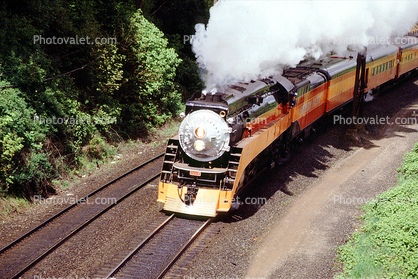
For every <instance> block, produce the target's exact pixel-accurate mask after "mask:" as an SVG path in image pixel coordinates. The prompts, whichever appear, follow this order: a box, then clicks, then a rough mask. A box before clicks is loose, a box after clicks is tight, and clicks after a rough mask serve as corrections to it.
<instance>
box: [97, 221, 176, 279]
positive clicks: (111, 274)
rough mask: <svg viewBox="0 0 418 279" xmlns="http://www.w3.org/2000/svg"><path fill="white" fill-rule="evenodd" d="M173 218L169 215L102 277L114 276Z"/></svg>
mask: <svg viewBox="0 0 418 279" xmlns="http://www.w3.org/2000/svg"><path fill="white" fill-rule="evenodd" d="M173 218H174V214H171V215H170V217H168V218H167V219H166V220H165V221H164V222H163V223H161V224H160V225H159V226H158V227H157V228H156V229H155V230H154V231H153V232H152V233H150V234H149V235H148V236H147V237H146V238H145V239H144V240H143V241H142V242H141V243H140V244H139V245H138V246H136V247H135V248H134V249H133V250H132V251H131V252H130V253H129V254H128V255H127V256H126V257H125V258H124V259H123V260H122V261H121V262H120V263H119V264H118V265H117V266H116V267H115V268H114V269H113V270H112V271H111V272H109V274H108V275H107V276H106V277H104V279H108V278H110V277H112V276H113V275H115V274H116V273H117V272H118V271H119V270H120V269H121V268H122V267H123V266H124V265H125V264H126V263H127V262H128V261H129V260H130V259H131V258H132V257H133V255H135V253H136V252H138V251H139V249H141V248H142V247H143V246H144V245H145V244H146V243H147V242H148V241H150V240H151V239H152V238H153V237H154V236H155V235H156V234H157V233H158V232H159V231H160V230H161V229H162V228H163V227H164V226H165V225H166V224H167V223H168V222H169V221H171V220H172V219H173Z"/></svg>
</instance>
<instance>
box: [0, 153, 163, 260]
mask: <svg viewBox="0 0 418 279" xmlns="http://www.w3.org/2000/svg"><path fill="white" fill-rule="evenodd" d="M164 154H165V153H161V154H159V155H157V156H156V157H154V158H152V159H150V160H148V161H146V162H144V163H142V164H140V165H138V166H136V167H135V168H133V169H131V170H130V171H127V172H125V173H124V174H122V175H120V176H118V177H117V178H115V179H113V180H112V181H110V182H108V183H106V184H105V185H103V186H101V187H99V188H97V189H96V190H94V191H93V192H91V193H89V194H87V195H86V196H84V197H82V198H80V199H79V200H77V201H76V202H75V203H73V204H71V205H69V206H68V207H66V208H64V209H63V210H61V211H60V212H58V213H57V214H55V215H54V216H52V217H50V218H48V219H47V220H45V221H44V222H42V223H41V224H39V225H37V226H36V227H34V228H32V229H31V230H29V231H28V232H26V233H24V234H23V235H21V236H20V237H18V238H16V239H15V240H13V241H12V242H10V243H9V244H7V245H6V246H4V247H3V248H1V249H0V254H2V253H4V252H5V251H7V250H9V249H10V248H11V247H12V246H14V245H15V244H17V243H19V242H21V241H22V240H23V239H25V238H26V237H28V236H30V235H31V234H33V233H34V232H36V231H37V230H39V229H41V228H42V227H44V226H45V225H46V224H48V223H50V222H51V221H53V220H54V219H56V218H58V217H59V216H61V215H63V214H64V213H65V212H67V211H69V210H70V209H72V208H74V207H76V206H77V205H79V204H80V203H83V202H84V201H86V200H88V199H89V198H90V197H91V196H93V195H95V194H97V193H98V192H100V191H102V190H104V189H105V188H107V187H109V186H110V185H112V184H114V183H115V182H116V181H118V180H120V179H122V178H124V177H125V176H127V175H129V174H131V173H133V172H134V171H137V170H138V169H140V168H142V167H143V166H145V165H148V164H149V163H151V162H153V161H155V160H157V159H158V158H160V157H162V156H164Z"/></svg>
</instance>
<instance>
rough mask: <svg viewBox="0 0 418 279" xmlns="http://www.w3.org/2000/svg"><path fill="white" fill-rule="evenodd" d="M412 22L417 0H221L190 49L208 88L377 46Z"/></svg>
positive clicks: (417, 13)
mask: <svg viewBox="0 0 418 279" xmlns="http://www.w3.org/2000/svg"><path fill="white" fill-rule="evenodd" d="M417 19H418V2H417V1H357V0H355V1H315V0H314V1H280V0H279V1H277V0H276V1H269V0H259V1H249V0H220V1H219V2H217V3H216V4H215V5H214V6H213V7H212V8H211V9H210V19H209V23H208V25H207V26H206V27H205V26H204V25H203V24H198V25H196V27H195V28H196V35H195V37H194V40H193V41H192V49H193V51H194V52H195V54H196V57H197V62H198V64H199V66H200V68H202V69H204V70H206V71H207V72H208V73H209V75H208V77H207V79H206V81H207V84H206V86H207V89H208V90H211V89H213V88H214V87H225V86H226V85H230V84H232V83H236V82H240V81H249V80H251V79H255V78H259V77H266V76H269V75H272V74H277V73H281V68H282V67H283V65H289V66H295V65H296V64H298V63H299V62H300V61H301V60H303V59H304V57H307V56H313V57H315V58H318V57H319V56H321V55H323V54H324V53H328V52H329V51H331V50H333V51H335V52H337V53H341V52H343V51H344V50H346V49H347V46H348V45H356V46H357V47H358V46H367V47H368V48H369V49H370V48H373V47H376V43H378V42H376V41H379V40H380V41H382V40H383V41H388V40H389V38H390V37H393V36H399V35H403V34H405V33H407V32H408V31H409V30H410V29H411V28H412V27H413V26H414V24H415V23H416V22H417ZM380 43H381V42H380Z"/></svg>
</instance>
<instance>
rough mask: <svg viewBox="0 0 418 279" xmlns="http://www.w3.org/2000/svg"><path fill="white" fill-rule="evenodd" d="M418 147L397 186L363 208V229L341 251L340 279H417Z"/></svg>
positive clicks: (410, 154) (411, 154) (406, 157)
mask: <svg viewBox="0 0 418 279" xmlns="http://www.w3.org/2000/svg"><path fill="white" fill-rule="evenodd" d="M417 158H418V144H416V145H415V146H414V149H413V150H412V152H410V153H408V154H407V155H406V156H405V161H404V164H403V166H402V167H401V168H400V170H399V171H400V172H401V173H402V174H403V176H402V177H401V179H400V181H399V183H398V185H397V186H396V187H394V188H393V189H391V190H389V191H387V192H385V193H383V194H381V195H380V196H378V198H377V199H376V200H374V201H372V202H370V203H368V204H366V205H365V206H364V207H363V210H364V211H365V214H364V216H363V219H364V221H365V225H364V226H363V227H362V228H361V231H360V232H358V233H355V234H354V235H353V236H352V238H351V239H350V240H349V242H348V243H347V244H346V245H344V246H342V247H341V248H340V260H341V261H342V262H343V264H344V274H343V275H341V276H340V277H342V278H346V277H349V278H364V277H373V276H376V277H378V278H418V222H417V220H418V174H417V172H416V162H417V161H416V159H417Z"/></svg>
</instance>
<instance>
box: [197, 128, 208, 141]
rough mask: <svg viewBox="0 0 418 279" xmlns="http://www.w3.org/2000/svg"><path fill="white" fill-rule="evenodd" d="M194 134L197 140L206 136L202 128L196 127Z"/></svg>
mask: <svg viewBox="0 0 418 279" xmlns="http://www.w3.org/2000/svg"><path fill="white" fill-rule="evenodd" d="M194 134H195V135H196V137H197V138H198V139H203V138H204V137H205V135H206V131H205V129H204V128H202V127H197V129H196V130H195V131H194Z"/></svg>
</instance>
